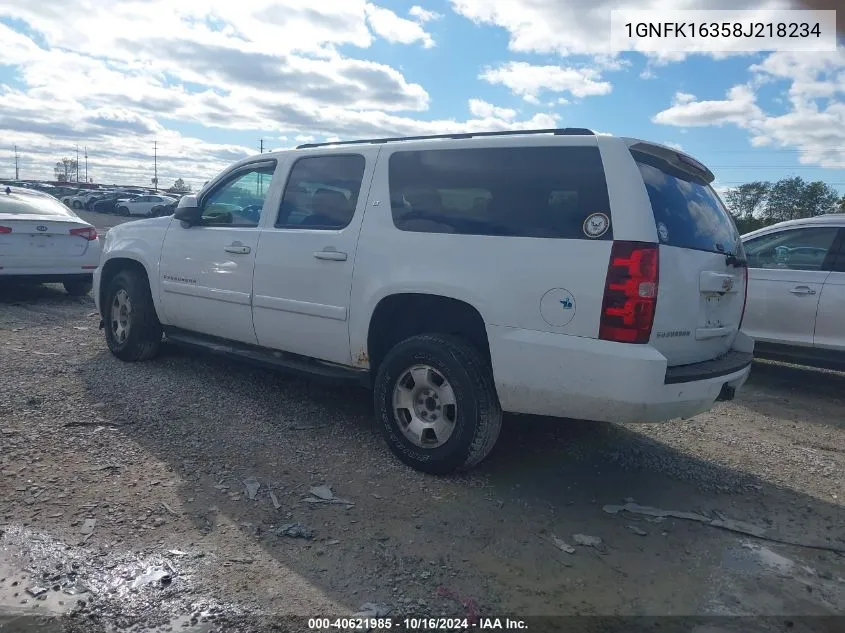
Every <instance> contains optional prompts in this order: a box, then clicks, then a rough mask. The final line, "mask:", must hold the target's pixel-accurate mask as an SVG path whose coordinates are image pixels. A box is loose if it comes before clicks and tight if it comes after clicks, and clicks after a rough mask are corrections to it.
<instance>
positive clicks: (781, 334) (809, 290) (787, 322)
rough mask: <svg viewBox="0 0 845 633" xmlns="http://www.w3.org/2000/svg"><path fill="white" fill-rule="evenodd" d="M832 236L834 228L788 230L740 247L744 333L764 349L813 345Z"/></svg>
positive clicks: (753, 238) (836, 230) (834, 237)
mask: <svg viewBox="0 0 845 633" xmlns="http://www.w3.org/2000/svg"><path fill="white" fill-rule="evenodd" d="M837 234H838V229H837V228H836V227H833V226H803V227H788V228H784V229H781V230H777V231H773V232H770V233H765V234H763V235H759V236H756V237H751V238H749V239H747V240H746V241H745V251H746V253H747V256H748V266H749V286H748V307H747V308H746V315H745V321H744V325H743V329H744V330H745V332H746V333H747V334H748V335H749V336H751V337H753V338H755V339H757V340H759V341H764V342H767V343H780V344H784V345H801V346H806V347H809V346H811V345H813V338H814V332H815V329H816V314H817V313H818V307H819V298H820V296H821V294H822V287H823V285H824V283H825V281H826V280H827V278H828V276H829V275H830V268H831V266H830V264H831V262H832V259H833V254H832V252H831V247H832V246H833V244H834V242H835V240H836V237H837Z"/></svg>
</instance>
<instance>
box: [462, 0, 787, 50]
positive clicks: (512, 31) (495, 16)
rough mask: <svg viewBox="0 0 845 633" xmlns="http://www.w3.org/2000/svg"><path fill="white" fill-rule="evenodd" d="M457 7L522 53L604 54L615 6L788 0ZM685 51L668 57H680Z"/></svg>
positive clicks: (489, 2) (499, 2)
mask: <svg viewBox="0 0 845 633" xmlns="http://www.w3.org/2000/svg"><path fill="white" fill-rule="evenodd" d="M451 3H452V8H453V9H454V10H455V12H457V13H459V14H461V15H463V16H464V17H466V18H468V19H470V20H472V21H473V22H475V23H477V24H489V25H494V26H498V27H501V28H503V29H505V30H507V31H508V34H509V36H510V39H509V44H508V45H509V47H510V49H511V50H512V51H515V52H519V53H544V54H548V53H557V54H560V55H577V54H585V55H601V54H608V53H610V12H611V10H613V9H629V10H631V9H634V10H641V11H645V10H659V11H667V10H675V9H772V8H784V7H789V6H790V2H789V1H788V0H591V1H590V2H588V3H587V2H564V1H562V0H530V1H526V0H451ZM683 57H684V54H683V53H680V54H677V55H672V56H669V57H668V58H667V59H682V58H683Z"/></svg>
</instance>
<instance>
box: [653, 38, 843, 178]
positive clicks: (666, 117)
mask: <svg viewBox="0 0 845 633" xmlns="http://www.w3.org/2000/svg"><path fill="white" fill-rule="evenodd" d="M750 70H751V71H752V73H754V76H753V77H752V81H751V82H750V83H749V84H746V85H739V86H734V87H733V88H732V89H731V90H730V91H729V92H728V95H727V98H726V99H724V100H718V101H699V100H697V99H696V98H695V97H693V95H688V94H685V93H677V94H676V95H675V98H674V100H673V105H672V106H671V107H669V108H668V109H666V110H663V111H662V112H659V113H657V114H656V115H655V116H654V118H653V121H654V122H655V123H661V124H664V125H673V126H681V127H695V126H708V125H725V124H733V125H736V126H738V127H740V128H742V129H745V130H747V132H748V134H749V135H750V142H751V145H752V146H753V147H758V148H763V147H773V148H792V149H796V150H798V151H797V157H798V160H799V162H800V163H802V164H805V165H816V166H820V167H824V168H830V169H845V100H843V98H842V97H843V95H845V49H843V48H840V49H839V50H838V51H836V52H831V53H816V54H812V55H807V54H796V53H783V52H778V53H772V54H770V55H768V56H767V57H766V58H765V59H764V60H763V61H762V62H760V63H758V64H755V65H753V66H751V68H750ZM783 81H786V82H789V88H788V96H789V99H788V103H787V104H786V105H787V107H788V111H787V112H786V113H784V114H777V115H774V114H770V113H767V112H765V111H764V110H763V109H762V108H761V107H760V105H759V104H758V102H757V98H756V96H755V93H754V88H753V86H757V87H759V86H761V85H764V84H766V83H770V82H783ZM682 131H683V130H682Z"/></svg>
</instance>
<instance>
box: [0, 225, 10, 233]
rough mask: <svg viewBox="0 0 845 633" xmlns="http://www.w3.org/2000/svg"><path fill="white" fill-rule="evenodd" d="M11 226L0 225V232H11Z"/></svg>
mask: <svg viewBox="0 0 845 633" xmlns="http://www.w3.org/2000/svg"><path fill="white" fill-rule="evenodd" d="M11 232H12V227H10V226H0V233H11Z"/></svg>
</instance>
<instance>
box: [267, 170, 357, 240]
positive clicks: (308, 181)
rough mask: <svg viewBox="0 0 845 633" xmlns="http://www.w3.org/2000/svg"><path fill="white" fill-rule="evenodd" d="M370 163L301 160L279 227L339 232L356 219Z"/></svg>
mask: <svg viewBox="0 0 845 633" xmlns="http://www.w3.org/2000/svg"><path fill="white" fill-rule="evenodd" d="M365 165H366V161H365V159H364V157H363V156H361V155H360V154H343V155H336V156H314V157H310V158H300V159H299V160H297V161H296V162H295V163H294V164H293V167H292V168H291V171H290V176H289V177H288V182H287V184H286V185H285V193H284V196H283V198H282V204H281V208H280V209H279V217H278V219H277V220H276V226H277V227H279V228H308V229H326V230H331V229H334V230H337V229H342V228H344V227H345V226H347V225H348V224H349V223H350V222H351V221H352V217H353V216H354V215H355V207H356V206H357V204H358V195H359V194H360V192H361V182H362V180H363V179H364V167H365Z"/></svg>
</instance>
